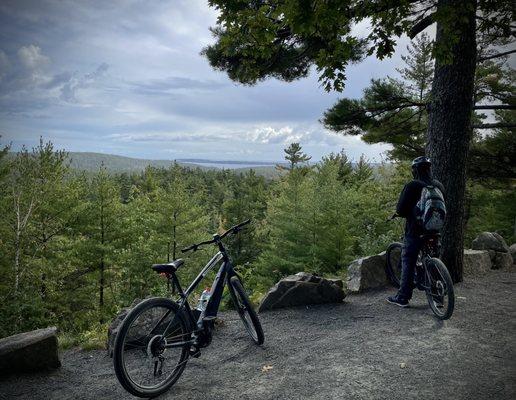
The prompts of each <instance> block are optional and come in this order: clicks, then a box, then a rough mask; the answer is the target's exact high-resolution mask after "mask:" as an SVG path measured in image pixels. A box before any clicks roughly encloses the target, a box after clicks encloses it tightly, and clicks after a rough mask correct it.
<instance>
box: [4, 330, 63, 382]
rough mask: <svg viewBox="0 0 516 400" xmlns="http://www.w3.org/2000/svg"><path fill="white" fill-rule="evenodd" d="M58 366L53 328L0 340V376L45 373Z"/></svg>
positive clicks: (55, 337)
mask: <svg viewBox="0 0 516 400" xmlns="http://www.w3.org/2000/svg"><path fill="white" fill-rule="evenodd" d="M60 366H61V362H60V361H59V354H58V346H57V328H55V327H51V328H44V329H38V330H35V331H30V332H24V333H19V334H17V335H13V336H9V337H6V338H3V339H0V372H1V374H0V375H3V374H10V373H16V372H37V371H45V370H50V369H56V368H59V367H60Z"/></svg>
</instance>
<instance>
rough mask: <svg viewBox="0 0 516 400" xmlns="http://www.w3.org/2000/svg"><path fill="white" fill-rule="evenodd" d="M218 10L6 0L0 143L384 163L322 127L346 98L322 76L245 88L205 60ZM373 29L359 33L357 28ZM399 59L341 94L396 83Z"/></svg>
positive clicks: (354, 80)
mask: <svg viewBox="0 0 516 400" xmlns="http://www.w3.org/2000/svg"><path fill="white" fill-rule="evenodd" d="M216 17H217V14H216V12H215V10H213V9H210V8H209V7H208V6H207V4H206V2H205V1H201V0H184V1H182V0H169V1H143V0H142V1H128V0H125V1H111V0H110V1H74V2H72V1H57V0H55V1H45V0H34V1H22V0H16V1H5V0H2V1H1V2H0V135H2V138H1V139H0V141H1V143H2V144H6V143H9V142H12V144H13V148H14V149H18V148H20V146H21V145H22V144H25V145H27V146H28V147H31V146H34V145H35V144H36V143H37V142H38V140H39V137H40V136H42V137H43V138H44V139H45V140H51V141H52V142H53V143H54V144H55V145H56V147H58V148H64V149H66V150H68V151H95V152H103V153H112V154H119V155H126V156H132V157H141V158H153V159H183V158H209V159H217V160H260V161H278V160H281V159H282V157H283V155H282V149H283V148H284V147H285V146H286V145H287V144H288V143H290V142H292V141H299V142H301V144H302V145H303V147H304V149H305V150H306V152H307V153H309V154H310V155H312V156H313V158H314V160H318V159H320V157H321V156H323V155H325V154H328V153H330V152H332V151H334V152H337V151H339V150H340V149H341V148H344V149H345V150H346V152H347V153H348V154H349V155H350V156H351V157H352V158H354V159H356V158H358V157H359V156H360V154H362V153H364V154H365V155H366V156H367V157H369V158H370V159H376V160H379V159H380V157H381V153H382V152H383V151H385V149H386V147H385V146H379V145H377V146H376V145H375V146H369V145H366V144H364V143H363V142H361V141H360V139H359V138H357V137H344V136H341V135H336V134H332V133H330V132H328V131H326V130H325V129H324V128H323V127H322V125H321V124H320V123H319V122H318V120H319V119H320V118H321V116H322V113H323V111H324V110H325V109H327V108H328V107H329V106H331V105H332V104H333V103H335V101H336V99H338V97H339V94H338V93H326V92H325V91H324V90H323V89H322V88H321V87H320V86H319V83H318V82H317V76H316V75H315V74H312V75H311V76H310V77H309V78H307V79H303V80H300V81H296V82H294V83H284V82H281V81H277V80H268V81H266V82H262V83H259V84H258V85H256V86H254V87H247V86H242V85H238V84H236V83H234V82H232V81H230V80H229V79H228V78H227V76H226V75H225V74H224V73H222V72H215V71H213V70H212V69H211V67H210V66H209V64H208V62H207V60H206V59H204V58H203V57H201V56H200V54H199V52H200V51H201V49H202V48H203V47H204V46H206V45H207V44H208V43H210V42H212V41H213V39H212V37H211V35H210V32H209V30H208V28H209V27H210V26H213V25H214V24H215V20H216ZM361 29H362V30H365V29H367V27H365V26H363V27H358V28H357V30H358V31H360V30H361ZM406 44H407V43H406V41H405V42H404V43H401V44H400V46H399V49H400V51H399V52H397V54H396V55H395V57H393V58H392V59H390V60H387V61H382V62H380V61H378V60H376V59H375V58H374V57H370V58H368V59H367V60H366V61H365V62H363V63H361V64H359V65H356V66H351V67H350V68H349V70H348V73H347V75H348V82H347V85H346V88H345V91H344V93H343V94H342V95H345V96H347V97H359V96H360V95H361V92H362V89H363V88H364V87H365V86H367V85H368V82H369V80H370V79H371V78H373V77H375V78H378V77H383V76H386V75H388V74H390V75H396V71H395V68H396V66H399V64H400V57H399V56H400V54H399V53H401V52H403V50H404V49H405V46H406Z"/></svg>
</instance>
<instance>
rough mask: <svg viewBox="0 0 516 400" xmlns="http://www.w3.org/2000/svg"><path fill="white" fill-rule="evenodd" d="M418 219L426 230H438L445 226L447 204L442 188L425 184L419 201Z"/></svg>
mask: <svg viewBox="0 0 516 400" xmlns="http://www.w3.org/2000/svg"><path fill="white" fill-rule="evenodd" d="M416 207H417V211H418V219H419V222H420V225H421V227H422V228H423V230H424V231H426V232H438V231H440V230H441V229H442V228H443V226H444V220H445V218H446V204H445V203H444V196H443V193H442V192H441V190H440V189H439V188H438V187H436V186H434V185H425V187H424V188H423V190H422V191H421V197H420V199H419V201H418V203H417V206H416Z"/></svg>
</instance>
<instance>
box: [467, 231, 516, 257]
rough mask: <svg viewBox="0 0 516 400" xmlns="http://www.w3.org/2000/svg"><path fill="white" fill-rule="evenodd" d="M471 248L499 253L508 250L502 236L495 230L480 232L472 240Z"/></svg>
mask: <svg viewBox="0 0 516 400" xmlns="http://www.w3.org/2000/svg"><path fill="white" fill-rule="evenodd" d="M471 248H472V249H473V250H494V251H499V252H501V253H507V252H508V251H509V246H507V243H505V240H504V239H503V237H501V236H500V235H499V234H498V233H496V232H482V233H481V234H480V235H478V236H477V237H476V238H475V240H473V242H472V243H471Z"/></svg>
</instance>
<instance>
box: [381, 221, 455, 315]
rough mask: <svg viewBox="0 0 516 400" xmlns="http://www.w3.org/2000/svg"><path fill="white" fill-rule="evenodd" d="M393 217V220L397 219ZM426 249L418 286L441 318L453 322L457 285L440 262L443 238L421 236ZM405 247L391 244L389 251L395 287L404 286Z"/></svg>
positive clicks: (418, 264)
mask: <svg viewBox="0 0 516 400" xmlns="http://www.w3.org/2000/svg"><path fill="white" fill-rule="evenodd" d="M396 217H397V215H393V216H392V217H391V218H390V220H393V219H394V218H396ZM420 238H421V239H422V240H423V247H422V249H421V251H420V252H419V255H418V258H417V262H416V273H415V276H414V287H415V288H417V289H419V290H423V291H425V293H426V298H427V300H428V304H429V305H430V308H431V309H432V312H433V313H434V315H435V316H436V317H437V318H439V319H449V318H450V317H451V316H452V314H453V309H454V307H455V294H454V290H453V282H452V279H451V276H450V273H449V272H448V269H447V268H446V266H445V265H444V263H443V262H442V261H441V260H440V259H439V254H440V252H441V235H440V234H439V233H426V234H422V235H420ZM402 248H403V244H402V243H399V242H395V243H391V244H390V245H389V247H388V248H387V251H386V259H387V260H386V268H385V269H386V272H387V276H388V278H389V279H390V281H391V282H392V284H393V285H394V286H395V287H397V288H399V287H400V283H401V252H402Z"/></svg>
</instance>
